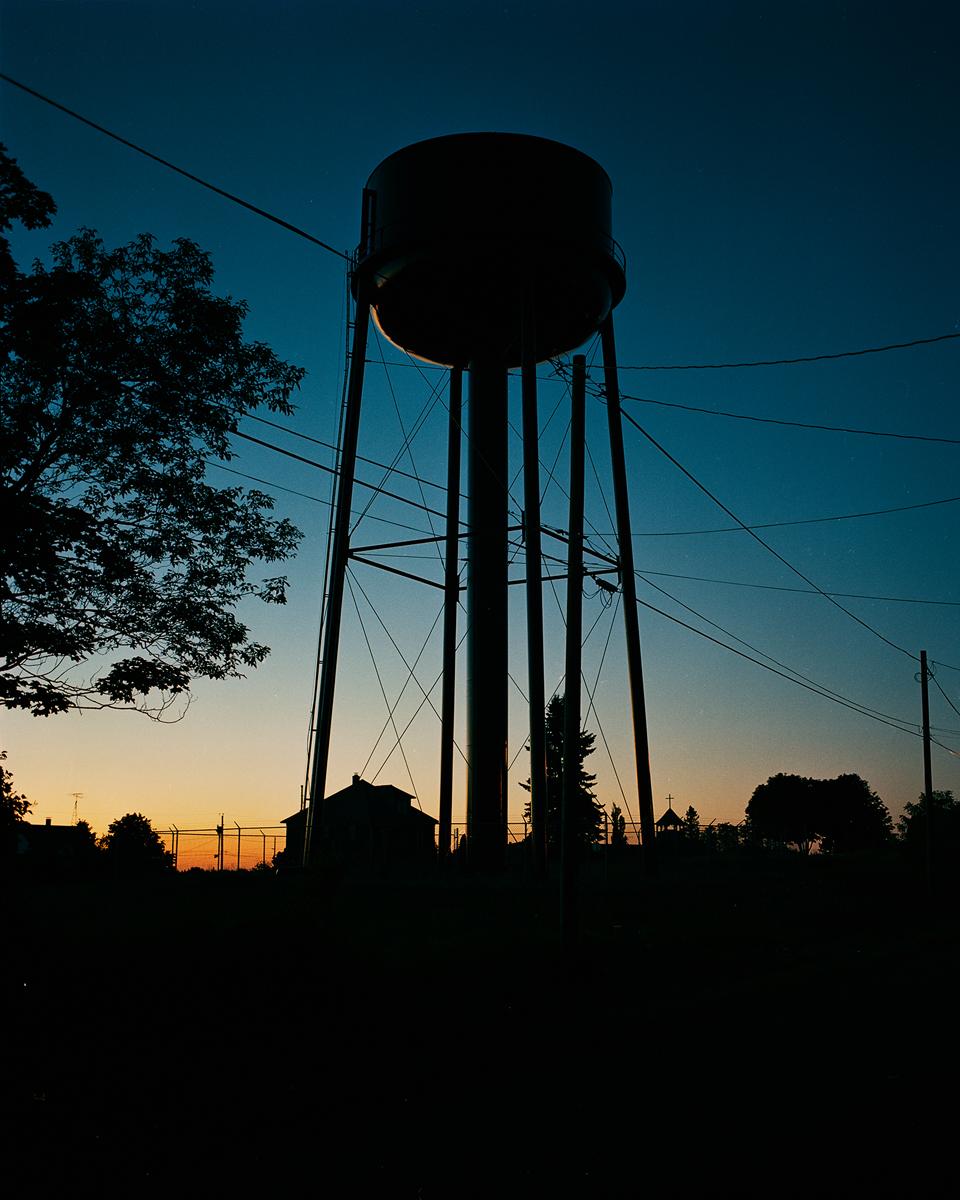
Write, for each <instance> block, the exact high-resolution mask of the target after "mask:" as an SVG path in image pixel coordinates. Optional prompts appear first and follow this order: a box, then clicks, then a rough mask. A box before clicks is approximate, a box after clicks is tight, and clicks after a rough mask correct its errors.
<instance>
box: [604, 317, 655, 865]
mask: <svg viewBox="0 0 960 1200" xmlns="http://www.w3.org/2000/svg"><path fill="white" fill-rule="evenodd" d="M600 337H601V342H602V345H603V379H604V385H605V389H606V393H607V425H608V428H609V432H610V458H611V462H612V466H613V497H614V502H615V504H616V514H617V542H618V543H619V548H620V586H621V587H622V589H623V622H624V630H625V634H626V641H627V674H628V676H629V681H630V707H631V709H632V713H633V744H634V748H635V752H636V758H637V793H638V795H639V800H640V836H641V838H642V840H643V864H644V867H645V868H646V869H647V870H648V871H652V870H653V869H654V862H655V859H654V835H655V832H656V830H655V826H654V822H653V784H652V782H651V779H650V743H649V740H648V738H647V705H646V699H645V697H644V691H643V662H642V660H641V657H640V622H639V620H638V618H637V577H636V575H635V574H634V568H633V541H632V530H631V528H630V502H629V499H628V496H627V468H626V462H625V459H624V454H623V422H622V420H621V417H620V381H619V378H618V376H617V349H616V343H615V342H614V337H613V317H612V316H608V317H607V319H606V320H605V321H604V323H603V324H602V325H601V327H600Z"/></svg>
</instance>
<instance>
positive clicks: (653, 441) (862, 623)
mask: <svg viewBox="0 0 960 1200" xmlns="http://www.w3.org/2000/svg"><path fill="white" fill-rule="evenodd" d="M621 411H622V410H621ZM623 416H624V417H626V419H627V420H628V421H629V422H630V424H631V425H633V426H634V427H635V428H636V429H638V430H639V431H640V433H642V434H643V436H644V437H645V438H646V439H647V441H648V442H650V443H651V445H653V446H654V447H655V448H656V449H657V450H659V451H660V453H661V454H662V455H663V456H664V457H665V458H667V459H669V461H670V462H672V463H673V465H674V466H675V467H676V468H677V470H678V471H680V472H681V473H682V474H683V475H685V476H686V477H687V478H688V479H689V480H690V482H691V483H693V484H694V485H695V486H696V487H698V488H699V489H700V491H701V492H703V494H704V495H705V496H708V497H709V498H710V499H711V500H712V501H713V502H714V504H716V505H717V507H718V508H720V509H722V510H723V511H724V512H725V513H726V514H727V516H728V517H730V518H731V519H732V520H734V521H736V522H737V524H738V525H739V526H740V527H741V528H742V529H744V530H745V531H746V532H747V533H749V534H750V536H751V537H752V538H753V539H754V541H755V542H757V543H758V545H760V546H762V547H763V548H764V550H766V551H767V553H768V554H772V555H773V557H774V558H775V559H777V560H778V562H781V563H783V565H784V566H785V567H788V568H789V569H790V570H791V571H792V572H793V573H794V575H796V576H797V577H798V578H799V579H802V580H803V582H804V583H807V584H809V585H810V587H812V588H813V589H814V590H815V591H816V592H819V593H820V595H821V596H823V598H824V599H825V600H828V601H829V602H830V603H831V604H832V605H833V606H834V608H838V609H839V610H840V611H841V612H842V613H845V614H846V615H847V616H848V617H849V618H850V619H851V620H852V621H856V623H857V624H858V625H860V626H862V627H863V628H864V629H866V630H867V631H868V632H869V633H872V634H873V636H874V637H876V638H879V639H880V641H881V642H884V643H885V644H886V645H888V646H890V648H891V649H893V650H898V651H899V652H900V653H901V654H905V655H906V656H907V658H909V659H911V660H912V661H914V662H916V661H917V656H916V655H915V654H911V653H910V651H909V650H906V649H905V648H904V647H903V646H898V645H897V643H896V642H892V641H891V640H890V639H889V638H888V637H885V636H884V635H883V634H882V633H881V632H880V631H879V630H878V629H874V627H873V626H872V625H870V624H869V623H868V622H867V621H864V620H863V619H862V618H861V617H858V616H857V614H856V613H852V612H851V611H850V609H849V608H845V607H844V606H843V605H842V604H841V603H840V601H839V600H836V599H834V597H833V596H831V595H830V594H829V593H828V592H825V591H824V590H823V588H821V587H819V586H818V585H817V584H816V583H814V581H813V580H812V579H811V578H810V577H809V576H808V575H804V573H803V572H802V571H801V570H800V569H799V568H798V567H795V566H794V565H793V563H791V562H789V561H788V560H787V559H786V558H784V557H783V555H782V554H780V553H779V552H778V551H776V550H774V548H773V547H772V546H771V545H770V544H769V543H768V542H765V541H764V540H763V538H762V537H760V535H759V534H758V533H755V532H754V531H753V530H752V529H751V528H750V527H749V526H748V525H746V524H745V523H744V522H743V521H741V520H740V518H739V517H738V516H737V514H736V513H735V512H733V510H732V509H729V508H727V506H726V505H725V504H724V503H723V501H722V500H720V499H719V498H718V497H717V496H715V495H714V494H713V492H711V491H710V489H709V488H708V487H707V486H706V485H705V484H703V483H701V482H700V480H699V479H697V477H696V476H695V475H694V474H693V473H692V472H691V471H688V470H687V468H686V467H685V466H683V464H682V463H680V462H678V461H677V459H675V458H674V457H673V455H672V454H671V453H670V451H669V450H667V449H666V448H665V447H664V446H661V445H660V443H659V442H658V441H657V439H656V438H655V437H653V435H652V434H649V433H647V431H646V430H645V429H644V428H643V426H642V425H641V424H640V423H639V421H635V420H634V419H633V417H631V416H630V414H629V413H627V412H624V413H623Z"/></svg>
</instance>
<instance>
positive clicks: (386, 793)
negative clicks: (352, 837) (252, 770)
mask: <svg viewBox="0 0 960 1200" xmlns="http://www.w3.org/2000/svg"><path fill="white" fill-rule="evenodd" d="M413 799H414V797H413V796H411V794H410V793H409V792H405V791H403V789H402V788H398V787H395V786H394V785H393V784H392V783H369V782H368V781H367V780H366V779H361V778H360V777H359V775H354V777H353V782H352V783H350V784H348V785H347V787H345V788H341V789H340V791H339V792H333V793H332V794H331V795H329V796H326V797H325V798H324V801H323V808H324V809H326V812H327V815H328V816H331V815H333V814H335V813H340V814H342V813H344V812H345V811H346V810H349V809H356V810H359V811H360V812H363V813H365V814H366V815H368V816H369V815H372V814H373V813H384V814H385V815H386V814H388V813H391V812H392V813H393V814H402V815H403V817H404V818H408V817H409V818H412V819H413V820H422V821H427V822H429V823H430V824H431V825H436V824H437V818H436V817H431V816H430V815H429V814H428V813H425V812H421V811H420V809H419V808H414V807H413V806H412V805H411V803H410V801H411V800H413ZM306 814H307V810H306V809H305V808H302V809H300V811H299V812H295V813H294V814H293V816H290V817H284V819H283V824H284V825H289V824H292V823H295V822H298V821H303V820H305V819H306Z"/></svg>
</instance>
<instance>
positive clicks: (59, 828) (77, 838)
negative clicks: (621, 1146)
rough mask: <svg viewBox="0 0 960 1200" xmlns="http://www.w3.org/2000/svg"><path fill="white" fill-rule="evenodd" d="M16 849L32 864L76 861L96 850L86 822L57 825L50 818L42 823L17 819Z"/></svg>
mask: <svg viewBox="0 0 960 1200" xmlns="http://www.w3.org/2000/svg"><path fill="white" fill-rule="evenodd" d="M13 832H14V843H13V848H14V852H15V854H16V855H17V857H18V858H19V859H20V860H21V861H23V862H29V863H31V864H40V863H42V864H44V865H48V864H54V863H56V864H64V863H77V862H80V861H83V860H85V859H87V858H88V857H89V855H90V854H91V852H93V851H94V850H95V849H96V845H95V842H94V839H93V834H92V833H91V832H90V829H89V826H88V825H87V824H86V822H81V823H80V824H79V825H54V824H53V823H52V822H51V820H50V818H49V817H47V819H46V821H45V823H44V824H43V825H31V824H30V823H29V822H28V821H18V822H17V823H16V825H15V826H14V829H13Z"/></svg>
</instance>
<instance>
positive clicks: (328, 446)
mask: <svg viewBox="0 0 960 1200" xmlns="http://www.w3.org/2000/svg"><path fill="white" fill-rule="evenodd" d="M244 416H245V418H246V419H247V420H248V421H256V422H257V423H258V424H260V425H268V426H269V427H270V428H271V429H278V430H280V432H281V433H287V434H289V435H290V437H295V438H300V440H301V441H304V442H310V443H312V444H313V445H314V446H323V448H324V449H325V450H336V449H337V447H336V446H335V445H334V443H333V442H325V441H324V440H323V438H318V437H313V436H312V435H311V434H309V433H301V432H300V431H299V430H297V429H291V428H290V427H289V426H287V425H281V424H280V423H279V422H278V421H268V420H267V418H266V417H256V416H254V415H253V413H245V414H244ZM357 461H358V462H365V463H368V464H369V465H370V466H371V467H380V468H381V469H382V470H384V471H390V472H392V474H394V475H402V476H403V477H404V479H413V480H415V481H416V482H417V483H421V484H424V485H425V486H426V487H432V488H436V489H437V490H438V491H440V492H446V490H447V487H446V484H443V483H434V482H433V480H432V479H425V478H423V477H422V476H420V475H412V474H411V473H410V472H409V471H401V470H400V468H399V467H389V466H387V464H386V463H383V462H380V460H379V459H376V458H366V457H365V456H364V455H362V454H358V455H357ZM461 495H463V493H461ZM958 499H960V497H958Z"/></svg>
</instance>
